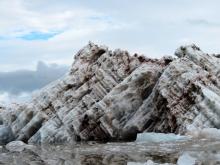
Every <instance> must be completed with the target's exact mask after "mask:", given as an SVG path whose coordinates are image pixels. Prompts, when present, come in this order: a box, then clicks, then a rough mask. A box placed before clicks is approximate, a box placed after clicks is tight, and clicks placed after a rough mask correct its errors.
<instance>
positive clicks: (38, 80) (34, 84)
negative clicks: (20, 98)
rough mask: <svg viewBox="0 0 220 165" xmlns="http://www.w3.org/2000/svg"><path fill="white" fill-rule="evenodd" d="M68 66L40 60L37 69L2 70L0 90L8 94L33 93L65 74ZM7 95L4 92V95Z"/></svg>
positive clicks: (0, 73)
mask: <svg viewBox="0 0 220 165" xmlns="http://www.w3.org/2000/svg"><path fill="white" fill-rule="evenodd" d="M67 68H68V67H66V66H58V65H56V64H50V65H46V64H45V63H44V62H39V63H38V65H37V69H36V70H35V71H31V70H18V71H13V72H0V92H1V93H3V94H4V93H7V94H8V95H23V94H24V93H31V92H32V91H34V90H37V89H40V88H42V87H44V86H45V85H47V84H48V83H50V82H52V81H54V80H56V79H58V78H60V77H61V76H63V75H64V74H65V73H66V72H67V70H68V69H67ZM6 96H7V95H6V94H4V95H3V96H2V97H6Z"/></svg>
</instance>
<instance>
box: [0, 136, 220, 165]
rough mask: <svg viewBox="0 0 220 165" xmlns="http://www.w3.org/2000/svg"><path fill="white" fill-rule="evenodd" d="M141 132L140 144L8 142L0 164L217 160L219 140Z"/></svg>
mask: <svg viewBox="0 0 220 165" xmlns="http://www.w3.org/2000/svg"><path fill="white" fill-rule="evenodd" d="M140 135H141V134H140ZM140 135H139V136H138V138H139V140H144V141H142V142H141V143H140V142H129V143H95V142H88V143H77V144H72V145H46V144H43V145H41V146H34V145H26V144H24V143H22V142H11V143H9V144H7V145H6V146H2V147H0V164H5V165H159V164H163V165H171V164H172V165H173V164H178V165H195V163H200V164H204V165H210V164H217V163H218V162H220V140H219V139H215V140H211V139H199V138H196V139H195V138H185V137H182V136H179V135H177V136H176V135H172V134H155V133H148V134H145V133H144V134H142V135H141V136H140ZM140 137H141V138H142V139H141V138H140ZM146 137H147V140H146ZM152 138H155V139H156V140H155V139H154V140H153V142H154V143H152ZM183 139H184V140H183ZM137 140H138V139H137ZM156 141H157V142H156ZM8 146H9V147H8ZM10 148H11V149H10Z"/></svg>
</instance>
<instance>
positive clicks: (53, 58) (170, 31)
mask: <svg viewBox="0 0 220 165" xmlns="http://www.w3.org/2000/svg"><path fill="white" fill-rule="evenodd" d="M219 7H220V1H219V0H193V1H192V0H182V1H178V0H166V1H165V0H155V1H150V0H136V1H134V0H120V1H119V0H105V1H100V0H92V1H89V0H85V1H79V0H78V1H74V0H61V1H54V0H0V91H3V93H4V97H3V96H0V101H1V100H4V99H5V97H6V96H7V97H8V95H9V94H10V93H13V94H15V93H16V94H17V93H22V91H23V92H30V91H32V90H35V89H38V88H40V87H42V86H43V85H45V81H44V78H42V76H39V75H38V74H36V73H37V70H39V69H40V68H39V67H41V66H42V67H43V66H47V67H48V69H52V70H53V69H54V65H51V64H57V65H62V67H58V68H57V67H56V69H60V75H62V74H64V73H65V72H66V68H65V67H64V65H66V66H69V65H70V64H71V63H72V61H73V55H74V54H75V53H76V52H77V51H78V50H79V49H80V48H81V47H83V46H84V45H86V44H87V43H88V41H89V40H91V41H93V42H95V43H101V44H105V45H108V46H109V47H110V48H112V49H113V48H122V49H127V50H129V51H130V52H132V53H134V52H138V53H143V54H145V55H147V56H149V57H161V56H163V55H172V54H173V52H174V51H175V49H176V48H177V47H178V46H180V45H181V44H185V43H196V44H197V45H198V46H200V47H201V48H202V50H204V51H206V52H211V53H219V52H220V46H219V44H220V37H218V36H220V10H219ZM39 61H43V62H42V64H44V65H38V68H37V64H38V63H39ZM21 69H22V70H26V71H25V72H20V71H18V70H21ZM28 70H29V71H31V73H29V71H28ZM2 72H7V73H2ZM30 74H31V75H32V76H33V74H34V75H35V78H36V79H37V80H38V81H34V82H31V83H34V84H32V86H31V88H30V86H28V85H27V88H25V85H24V84H23V85H22V84H19V85H18V84H17V83H25V80H27V81H28V82H29V79H30ZM51 74H52V72H51V73H50V75H51ZM54 74H56V73H54ZM13 75H16V76H15V77H16V80H18V81H13V80H12V79H13ZM19 75H20V76H19ZM60 75H59V76H60ZM37 76H38V77H37ZM8 77H11V78H8ZM56 78H57V77H56V76H51V77H49V78H48V79H47V80H48V81H47V82H50V81H53V80H54V79H56ZM19 79H20V80H19ZM7 81H10V83H7ZM42 81H43V82H42ZM11 82H14V83H15V86H14V88H13V90H12V88H11V86H12V85H11ZM26 83H27V82H26ZM7 84H8V85H7ZM18 91H19V92H18ZM1 98H4V99H1Z"/></svg>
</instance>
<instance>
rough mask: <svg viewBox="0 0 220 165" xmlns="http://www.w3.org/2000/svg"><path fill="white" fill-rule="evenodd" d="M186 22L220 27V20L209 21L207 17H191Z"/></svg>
mask: <svg viewBox="0 0 220 165" xmlns="http://www.w3.org/2000/svg"><path fill="white" fill-rule="evenodd" d="M186 22H187V23H189V24H191V25H196V26H209V27H219V26H220V23H219V22H212V21H209V20H206V19H189V20H187V21H186Z"/></svg>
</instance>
